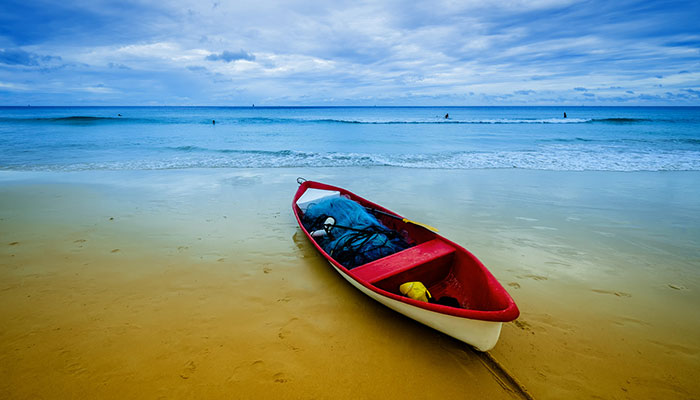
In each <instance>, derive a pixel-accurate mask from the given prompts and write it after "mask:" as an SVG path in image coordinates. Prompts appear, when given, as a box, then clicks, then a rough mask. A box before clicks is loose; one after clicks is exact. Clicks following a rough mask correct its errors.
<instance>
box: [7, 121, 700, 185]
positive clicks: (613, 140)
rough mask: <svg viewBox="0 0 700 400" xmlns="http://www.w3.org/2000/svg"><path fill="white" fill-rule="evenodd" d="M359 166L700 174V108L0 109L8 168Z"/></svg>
mask: <svg viewBox="0 0 700 400" xmlns="http://www.w3.org/2000/svg"><path fill="white" fill-rule="evenodd" d="M564 113H566V114H567V118H563V116H564ZM445 114H449V118H445ZM212 121H215V122H216V123H215V124H214V123H212ZM348 166H359V167H370V166H393V167H402V168H421V169H504V168H522V169H532V170H553V171H698V170H700V107H0V170H10V171H82V170H159V169H189V168H259V167H263V168H269V167H273V168H280V167H282V168H284V167H348Z"/></svg>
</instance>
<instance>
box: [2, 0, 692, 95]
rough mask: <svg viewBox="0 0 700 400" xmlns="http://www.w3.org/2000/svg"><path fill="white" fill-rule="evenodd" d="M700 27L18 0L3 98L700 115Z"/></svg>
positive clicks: (629, 11)
mask: <svg viewBox="0 0 700 400" xmlns="http://www.w3.org/2000/svg"><path fill="white" fill-rule="evenodd" d="M699 14H700V3H697V2H691V1H686V0H680V1H678V2H663V3H662V2H648V1H643V0H620V1H618V2H608V1H604V0H590V1H587V2H576V1H574V0H537V1H526V0H499V1H490V0H484V1H479V2H477V1H465V2H455V1H453V0H435V1H434V2H428V1H416V2H410V3H408V4H406V3H404V4H401V6H400V7H398V6H397V3H396V2H395V0H378V1H373V2H353V1H349V0H341V1H338V2H332V3H329V2H324V1H320V0H307V1H291V2H280V1H276V0H259V1H256V2H218V3H216V4H214V3H212V2H197V1H194V0H172V1H170V2H162V3H157V2H151V1H148V0H128V1H126V2H115V1H113V0H64V1H61V2H58V3H57V2H53V1H50V0H34V1H25V0H5V1H3V3H2V6H0V49H2V48H4V49H5V50H0V82H4V85H5V86H4V89H3V90H4V93H6V94H5V95H4V96H5V97H3V98H2V99H0V100H3V101H6V102H10V103H20V104H21V103H24V101H23V100H21V99H18V100H15V99H12V96H13V93H15V92H16V93H17V96H19V97H21V96H23V95H24V94H25V93H26V92H27V91H32V90H33V91H34V92H36V93H37V98H41V99H42V101H46V102H47V103H48V104H66V103H69V104H76V103H77V102H76V101H75V99H81V100H82V101H84V102H85V103H87V104H89V102H90V101H103V102H104V101H113V102H115V103H116V104H135V105H136V104H154V103H155V104H160V103H167V104H177V103H176V101H178V100H177V99H185V100H183V101H186V102H187V103H188V104H192V103H195V104H196V103H200V104H232V102H233V103H234V104H249V103H256V104H258V103H260V102H261V101H265V102H269V103H275V104H338V103H339V102H340V103H342V104H357V105H362V104H370V105H373V104H405V105H412V104H414V105H420V104H423V102H428V103H431V104H441V102H442V103H443V104H445V105H449V104H454V105H480V104H485V105H488V104H493V105H500V104H503V105H518V104H564V103H567V102H568V103H569V104H579V103H580V101H581V99H586V102H587V103H591V102H595V103H596V104H601V105H603V104H614V103H615V102H622V103H624V104H633V103H634V104H639V105H644V104H654V105H656V104H659V105H660V104H669V105H673V104H678V105H698V104H699V102H698V100H697V98H696V96H694V95H693V94H692V93H691V92H687V91H684V89H689V88H692V89H693V90H695V89H698V88H700V73H698V72H695V71H696V70H697V65H698V62H700V53H699V52H698V48H697V44H698V43H700V34H699V33H698V30H697V27H696V25H697V23H696V21H695V19H696V18H694V15H699ZM37 27H40V29H38V28H37ZM225 49H241V50H239V51H235V50H225ZM244 49H255V52H254V53H253V52H252V51H246V50H244ZM46 54H60V55H61V57H62V60H61V62H60V63H57V62H55V61H56V60H59V59H60V58H58V57H51V56H46ZM246 61H248V62H246ZM679 71H680V72H679ZM193 72H194V73H193ZM656 77H660V78H656ZM99 84H103V85H104V86H99ZM583 84H585V85H586V87H582V85H583ZM660 84H662V85H661V86H659V85H660ZM13 87H14V88H18V87H23V88H25V89H27V90H24V91H21V92H20V91H19V90H15V91H13V89H11V88H13ZM86 87H87V88H92V89H91V90H92V93H95V94H96V93H97V92H99V91H103V92H104V90H105V89H104V88H111V89H113V91H112V92H110V93H108V94H109V96H107V95H105V96H102V97H97V96H96V97H88V96H87V95H85V93H86V91H85V89H82V90H78V89H76V88H86ZM626 92H627V94H625V93H626ZM630 92H631V93H630ZM666 92H670V93H676V94H681V95H678V96H668V95H666V94H665V93H666ZM232 93H235V96H234V95H232ZM469 93H475V95H471V96H470V95H469ZM586 93H588V95H585V94H586ZM593 93H595V95H593ZM42 94H43V95H44V96H41V95H42ZM103 94H105V93H103ZM636 94H645V95H646V97H638V96H637V95H636ZM584 95H585V97H584ZM682 95H685V97H684V96H682ZM525 96H526V97H525ZM606 96H607V97H606ZM606 102H607V103H606ZM34 103H36V102H35V101H34V99H32V104H34Z"/></svg>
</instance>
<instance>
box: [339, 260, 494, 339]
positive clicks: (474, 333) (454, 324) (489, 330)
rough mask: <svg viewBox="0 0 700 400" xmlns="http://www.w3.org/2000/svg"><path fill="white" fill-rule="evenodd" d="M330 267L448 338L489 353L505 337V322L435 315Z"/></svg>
mask: <svg viewBox="0 0 700 400" xmlns="http://www.w3.org/2000/svg"><path fill="white" fill-rule="evenodd" d="M329 264H330V265H331V266H332V267H333V268H334V269H335V270H336V271H338V273H339V274H340V275H341V276H342V277H343V278H345V280H347V281H348V282H350V283H351V284H352V285H353V286H354V287H356V288H357V289H358V290H360V291H361V292H362V293H364V294H366V295H367V296H369V297H371V298H372V299H374V300H376V301H378V302H379V303H381V304H383V305H385V306H387V307H389V308H391V309H392V310H394V311H396V312H398V313H400V314H403V315H405V316H407V317H409V318H411V319H413V320H415V321H418V322H420V323H422V324H423V325H427V326H429V327H431V328H433V329H435V330H437V331H440V332H442V333H444V334H446V335H449V336H452V337H453V338H455V339H457V340H460V341H462V342H464V343H467V344H469V345H472V346H474V348H476V349H477V350H479V351H489V350H491V349H492V348H493V347H494V346H495V345H496V343H497V342H498V338H499V336H500V335H501V326H502V325H503V323H502V322H495V321H480V320H472V319H468V318H462V317H455V316H453V315H449V314H441V313H437V312H435V311H430V310H425V309H422V308H418V307H415V306H413V305H410V304H406V303H403V302H400V301H396V300H394V299H391V298H389V297H386V296H382V295H381V294H379V293H377V292H374V291H372V290H369V289H368V288H366V287H365V286H363V285H361V284H360V283H359V282H357V281H356V280H355V279H353V278H352V277H350V276H349V275H347V274H346V273H345V272H343V271H342V270H341V269H339V268H338V267H336V266H335V265H333V263H331V262H329Z"/></svg>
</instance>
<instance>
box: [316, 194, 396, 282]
mask: <svg viewBox="0 0 700 400" xmlns="http://www.w3.org/2000/svg"><path fill="white" fill-rule="evenodd" d="M328 217H333V218H334V219H335V224H334V227H333V228H332V229H331V230H330V235H326V236H321V237H318V238H316V242H317V243H318V244H319V245H320V246H321V247H322V248H323V250H325V251H326V253H328V254H329V255H330V256H331V257H333V258H334V259H335V260H336V261H338V262H339V263H340V264H342V265H343V266H344V267H346V268H348V269H352V268H355V267H357V266H360V265H362V264H366V263H368V262H371V261H374V260H377V259H379V258H382V257H386V256H388V255H391V254H394V253H396V252H398V251H401V250H404V249H406V248H408V247H410V245H409V244H408V243H406V241H405V240H403V238H401V237H400V236H399V235H398V233H397V232H394V231H392V230H391V229H389V228H387V227H385V226H384V225H383V224H382V223H381V222H379V221H378V220H377V218H375V217H374V216H373V215H372V214H370V213H369V212H368V211H367V210H366V209H365V208H364V207H362V206H361V205H360V204H358V203H357V202H355V201H352V200H350V199H346V198H344V197H333V198H327V199H321V200H319V202H318V203H315V204H311V205H310V206H309V208H308V209H307V210H306V213H305V214H304V218H303V221H302V222H303V223H304V227H305V228H306V229H307V230H308V231H309V232H312V231H316V230H320V229H323V224H324V222H325V221H326V218H328ZM348 228H352V229H348Z"/></svg>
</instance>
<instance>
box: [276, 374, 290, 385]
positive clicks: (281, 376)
mask: <svg viewBox="0 0 700 400" xmlns="http://www.w3.org/2000/svg"><path fill="white" fill-rule="evenodd" d="M272 377H273V378H274V380H275V383H287V382H289V381H290V379H289V378H287V377H286V376H285V375H284V373H282V372H278V373H276V374H274V375H273V376H272Z"/></svg>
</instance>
